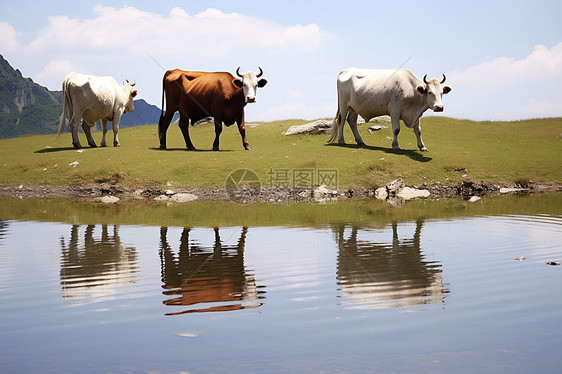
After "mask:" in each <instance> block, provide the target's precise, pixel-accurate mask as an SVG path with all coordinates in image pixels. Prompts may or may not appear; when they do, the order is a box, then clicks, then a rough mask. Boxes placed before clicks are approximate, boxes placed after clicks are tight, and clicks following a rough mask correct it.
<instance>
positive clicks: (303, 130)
mask: <svg viewBox="0 0 562 374" xmlns="http://www.w3.org/2000/svg"><path fill="white" fill-rule="evenodd" d="M332 122H333V121H332V120H325V119H320V120H318V121H314V122H311V123H306V124H304V125H296V126H291V127H289V128H288V129H287V130H286V131H285V132H283V135H298V134H310V135H318V134H327V133H328V131H330V128H331V127H332Z"/></svg>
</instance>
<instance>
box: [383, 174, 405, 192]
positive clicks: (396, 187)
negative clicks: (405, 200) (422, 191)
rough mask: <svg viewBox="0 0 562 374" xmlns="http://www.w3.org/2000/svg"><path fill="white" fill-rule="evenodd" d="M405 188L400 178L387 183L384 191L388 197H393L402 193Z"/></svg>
mask: <svg viewBox="0 0 562 374" xmlns="http://www.w3.org/2000/svg"><path fill="white" fill-rule="evenodd" d="M405 186H406V185H405V184H404V181H403V180H402V178H398V179H395V180H393V181H392V182H389V183H387V185H386V191H387V192H388V194H389V195H394V194H397V193H399V192H400V191H402V190H403V189H404V187H405Z"/></svg>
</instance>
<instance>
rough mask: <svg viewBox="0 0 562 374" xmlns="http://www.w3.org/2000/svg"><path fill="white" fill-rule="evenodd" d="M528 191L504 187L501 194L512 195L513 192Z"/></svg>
mask: <svg viewBox="0 0 562 374" xmlns="http://www.w3.org/2000/svg"><path fill="white" fill-rule="evenodd" d="M521 191H527V189H526V188H511V187H502V188H500V193H512V192H521Z"/></svg>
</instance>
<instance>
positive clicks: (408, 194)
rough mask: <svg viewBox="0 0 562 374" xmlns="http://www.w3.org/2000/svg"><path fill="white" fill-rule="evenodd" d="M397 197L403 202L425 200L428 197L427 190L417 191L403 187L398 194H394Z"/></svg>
mask: <svg viewBox="0 0 562 374" xmlns="http://www.w3.org/2000/svg"><path fill="white" fill-rule="evenodd" d="M396 195H397V196H398V197H401V198H403V199H404V200H412V199H416V198H426V197H429V191H428V190H418V189H417V188H412V187H404V188H403V189H402V190H401V191H400V192H398V193H397V194H396Z"/></svg>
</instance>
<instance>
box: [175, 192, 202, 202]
mask: <svg viewBox="0 0 562 374" xmlns="http://www.w3.org/2000/svg"><path fill="white" fill-rule="evenodd" d="M171 200H172V201H174V202H176V203H187V202H190V201H194V200H197V196H196V195H194V194H191V193H177V194H175V195H174V196H172V198H171Z"/></svg>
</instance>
